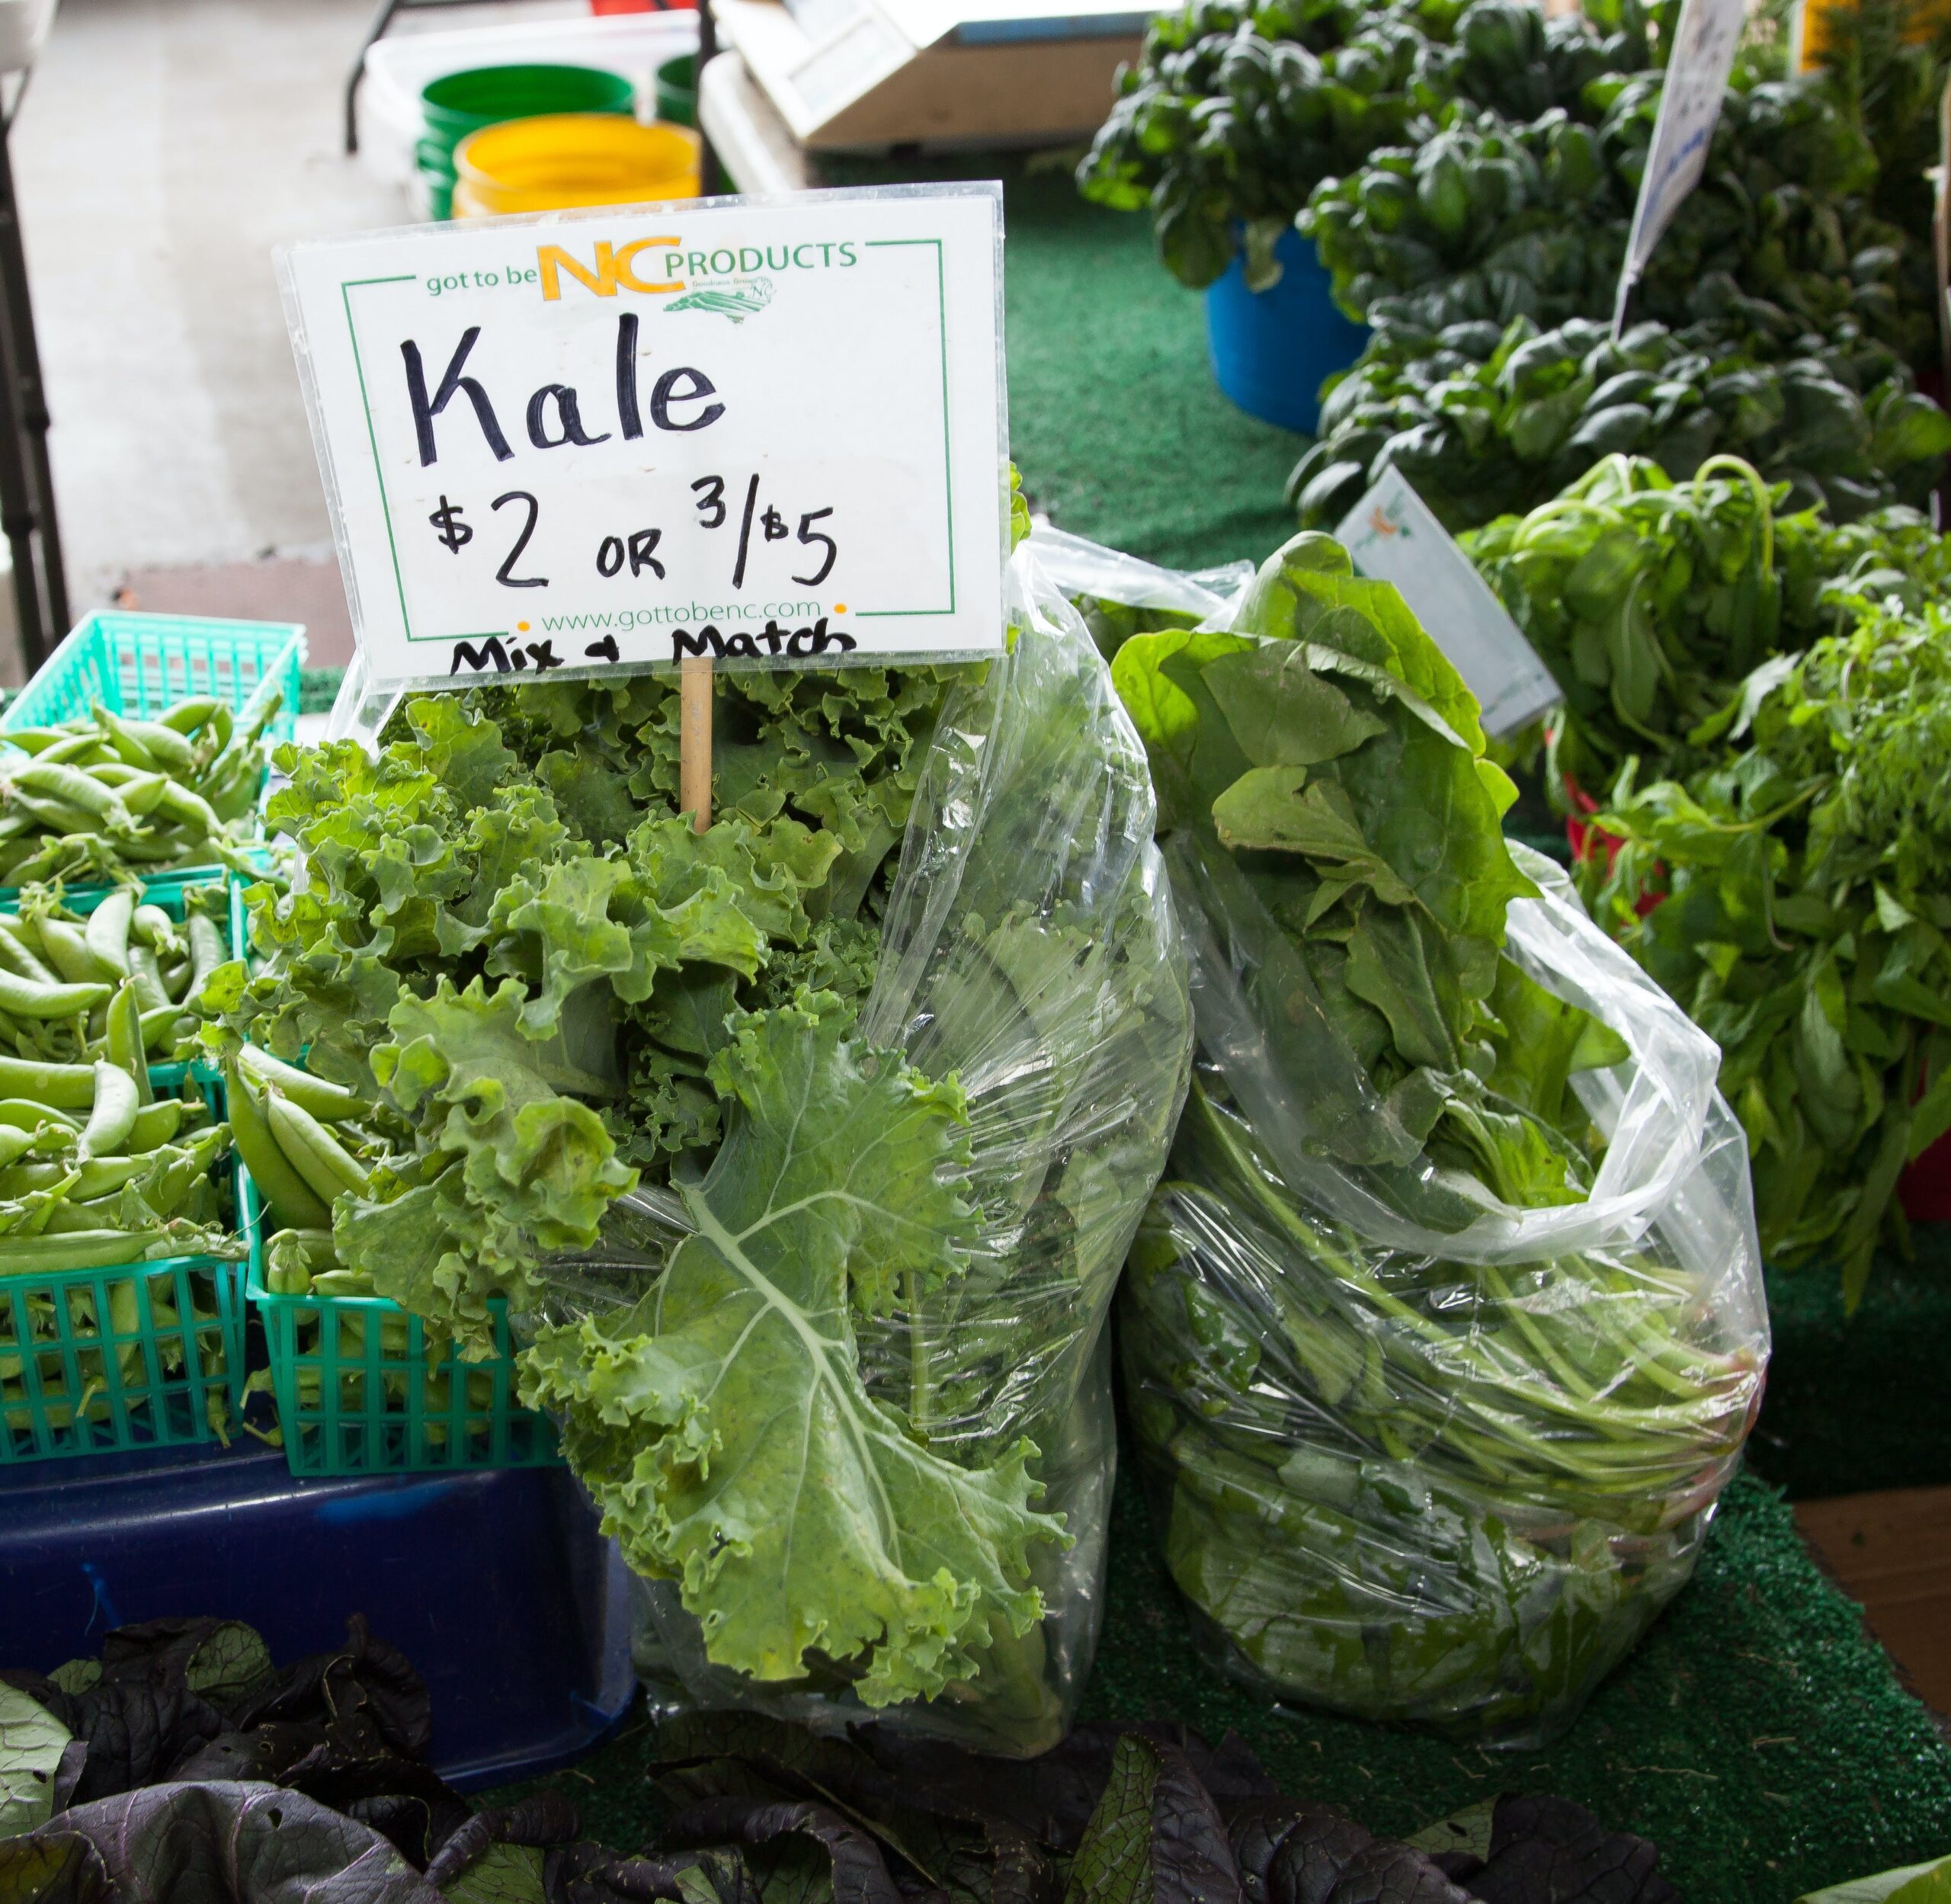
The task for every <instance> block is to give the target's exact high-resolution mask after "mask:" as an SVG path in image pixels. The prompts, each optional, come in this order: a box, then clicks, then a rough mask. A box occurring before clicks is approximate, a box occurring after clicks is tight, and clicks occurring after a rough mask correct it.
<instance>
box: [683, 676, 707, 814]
mask: <svg viewBox="0 0 1951 1904" xmlns="http://www.w3.org/2000/svg"><path fill="white" fill-rule="evenodd" d="M678 797H679V800H680V802H681V804H682V806H683V807H684V811H685V812H686V813H688V814H690V816H691V829H692V831H693V832H698V833H702V832H705V831H706V830H707V829H709V828H710V825H711V658H710V656H708V655H687V656H685V657H684V659H683V660H682V661H681V662H679V663H678Z"/></svg>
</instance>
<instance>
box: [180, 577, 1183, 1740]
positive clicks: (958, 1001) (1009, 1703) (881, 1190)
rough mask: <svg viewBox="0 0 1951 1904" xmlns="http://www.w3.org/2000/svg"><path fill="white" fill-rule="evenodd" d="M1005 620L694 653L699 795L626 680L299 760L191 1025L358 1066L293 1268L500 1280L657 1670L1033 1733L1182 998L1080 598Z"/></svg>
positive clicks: (515, 700) (1173, 1067)
mask: <svg viewBox="0 0 1951 1904" xmlns="http://www.w3.org/2000/svg"><path fill="white" fill-rule="evenodd" d="M1026 573H1027V571H1026ZM1058 609H1059V612H1061V609H1060V604H1059V605H1058ZM1012 632H1013V635H1014V639H1013V643H1012V645H1011V649H1010V651H1009V652H1008V655H1007V656H1005V657H1004V659H1001V660H999V661H998V662H996V663H995V664H994V665H992V666H990V667H988V668H966V669H961V670H950V669H937V670H917V671H903V672H895V671H881V670H876V669H872V668H858V669H849V670H847V671H845V672H842V673H839V674H834V675H819V674H814V673H803V672H795V673H780V674H767V673H761V672H756V671H753V672H745V671H734V672H730V673H729V674H726V675H723V676H722V677H721V678H720V679H719V683H718V696H719V700H718V708H717V714H716V733H715V736H714V749H713V752H714V801H713V806H714V813H715V814H716V819H715V823H714V824H713V825H712V827H711V828H710V830H709V831H708V832H706V833H704V834H703V835H699V834H697V833H695V832H694V831H693V830H692V829H691V827H690V824H689V822H688V821H687V819H684V817H682V816H680V814H679V813H678V810H677V809H678V706H677V699H678V697H677V692H676V688H675V684H674V681H670V680H667V679H663V678H655V677H642V676H639V677H632V678H626V679H624V680H623V681H618V682H615V683H604V684H591V685H571V686H568V687H563V686H559V685H558V684H555V683H553V682H538V683H536V684H533V685H529V684H523V685H521V686H518V687H515V688H494V689H489V690H476V691H470V692H468V693H466V694H463V695H460V696H455V697H417V698H415V699H414V700H410V701H408V703H407V704H406V705H405V708H404V709H403V710H402V716H401V718H400V719H399V720H398V721H397V722H396V725H395V726H394V728H393V729H392V730H390V731H389V737H388V742H387V745H386V746H385V747H384V748H383V750H382V751H381V752H380V755H379V756H378V758H376V759H375V758H369V757H368V756H367V755H365V754H364V752H362V751H361V750H360V749H358V748H356V747H351V746H344V747H339V748H325V749H322V750H319V751H318V752H315V753H299V752H294V753H292V754H290V755H287V756H286V757H285V764H286V766H287V771H289V772H290V775H291V784H290V786H289V787H287V789H285V790H284V791H283V792H282V793H280V795H279V796H278V797H277V799H276V800H274V803H273V805H272V809H271V818H272V819H273V821H274V822H275V823H277V825H280V826H281V827H283V828H284V829H286V830H287V831H288V832H290V834H291V835H293V838H294V839H295V840H296V842H297V843H298V845H300V847H301V848H303V851H304V852H305V854H306V880H305V882H304V883H303V886H302V887H301V888H300V889H298V890H296V891H295V892H293V893H290V894H288V895H284V896H280V895H278V894H277V893H274V892H272V891H270V890H269V889H264V890H262V891H258V892H255V893H253V894H252V895H251V902H252V906H253V924H254V931H255V938H256V941H257V943H258V945H259V946H260V947H264V948H267V949H268V950H269V952H270V955H271V956H270V957H269V958H268V961H267V963H265V965H264V968H263V970H261V971H259V972H258V973H255V974H252V973H248V972H246V971H245V970H244V968H243V967H242V966H235V967H232V968H229V969H228V970H226V971H224V972H223V973H219V974H217V975H216V976H215V977H214V978H213V979H212V981H211V982H210V984H209V985H207V986H206V988H205V990H204V994H203V1007H204V1010H205V1012H206V1015H207V1021H208V1022H207V1024H206V1026H205V1029H204V1034H203V1035H204V1040H205V1043H207V1045H208V1046H209V1047H210V1048H211V1049H212V1050H213V1051H214V1052H215V1053H216V1054H218V1055H219V1056H226V1057H228V1056H231V1055H232V1054H233V1053H234V1052H235V1050H236V1049H237V1048H238V1047H239V1040H242V1039H245V1038H249V1039H252V1040H258V1041H259V1042H261V1043H263V1044H264V1046H266V1047H268V1048H269V1049H270V1050H271V1051H272V1052H274V1053H277V1055H279V1056H281V1057H284V1058H285V1059H291V1060H296V1059H298V1058H299V1057H300V1056H301V1055H303V1057H304V1059H305V1062H306V1064H307V1065H308V1066H309V1067H310V1069H311V1071H312V1073H314V1074H316V1075H319V1076H322V1077H324V1078H326V1079H336V1080H338V1081H340V1082H343V1083H344V1084H345V1085H348V1087H350V1088H351V1089H352V1090H353V1091H354V1092H355V1093H357V1097H358V1098H359V1099H360V1101H363V1102H365V1103H367V1104H370V1105H371V1107H372V1111H371V1114H370V1119H369V1120H367V1124H368V1125H369V1126H370V1140H371V1142H370V1146H368V1147H367V1150H366V1151H364V1152H362V1156H361V1159H360V1161H358V1162H350V1161H348V1162H345V1164H344V1169H345V1174H346V1175H347V1176H348V1178H353V1177H355V1176H357V1175H362V1174H363V1175H364V1179H365V1181H364V1185H363V1187H361V1186H360V1184H357V1183H356V1182H353V1181H348V1183H347V1184H346V1187H345V1188H344V1190H343V1191H341V1192H340V1193H339V1194H337V1195H336V1197H335V1202H334V1208H333V1213H332V1214H333V1230H332V1247H333V1248H334V1249H335V1251H336V1254H337V1256H338V1259H339V1261H340V1263H341V1265H342V1268H335V1269H334V1270H332V1271H330V1272H328V1273H329V1274H332V1276H333V1277H335V1278H343V1279H344V1280H345V1281H346V1283H347V1284H348V1287H360V1288H361V1289H370V1290H373V1291H374V1292H376V1293H379V1294H380V1295H383V1296H386V1297H391V1298H392V1299H393V1300H396V1301H398V1302H399V1303H402V1304H403V1305H404V1306H405V1307H407V1308H408V1309H411V1310H412V1311H413V1312H414V1313H416V1314H418V1315H420V1316H424V1317H425V1318H427V1319H429V1320H430V1321H431V1322H432V1323H434V1325H436V1330H437V1333H440V1332H445V1333H450V1334H451V1335H454V1336H455V1337H457V1338H459V1339H460V1341H461V1342H462V1343H463V1346H464V1347H465V1348H466V1349H467V1350H468V1351H469V1352H471V1353H473V1354H480V1353H481V1352H482V1351H483V1350H484V1349H486V1348H489V1346H490V1345H492V1341H493V1333H492V1317H491V1309H490V1305H491V1303H493V1302H494V1301H495V1299H496V1298H498V1297H504V1298H506V1299H507V1300H508V1303H509V1306H510V1313H511V1315H512V1316H514V1318H515V1319H516V1323H517V1334H518V1335H519V1336H520V1337H521V1338H523V1339H524V1341H525V1348H524V1353H523V1354H521V1357H520V1358H519V1359H520V1364H521V1379H522V1383H523V1393H524V1399H526V1400H527V1401H528V1402H530V1404H531V1405H532V1406H548V1407H549V1408H551V1409H553V1410H555V1411H556V1412H557V1413H558V1414H559V1417H560V1420H561V1425H562V1441H563V1446H564V1447H565V1450H566V1451H567V1453H568V1455H569V1459H570V1460H571V1461H572V1463H573V1464H574V1465H575V1467H576V1469H577V1470H578V1473H579V1474H580V1475H581V1477H582V1479H584V1480H585V1482H586V1483H587V1484H588V1486H589V1487H590V1489H591V1491H592V1492H594V1494H595V1495H597V1498H598V1499H599V1500H600V1501H601V1502H602V1504H603V1506H604V1511H605V1516H606V1525H607V1527H608V1528H609V1530H610V1531H611V1532H613V1533H614V1534H617V1536H618V1537H620V1539H621V1540H622V1541H623V1544H624V1547H625V1550H626V1553H627V1554H628V1555H629V1556H630V1559H631V1560H632V1561H633V1563H634V1564H635V1565H636V1566H638V1567H639V1569H640V1570H642V1572H645V1573H646V1574H647V1575H649V1576H650V1577H651V1578H652V1580H653V1581H654V1582H655V1583H656V1586H655V1591H653V1593H652V1595H650V1596H649V1600H650V1603H651V1604H652V1606H653V1608H655V1613H654V1614H653V1616H652V1617H655V1618H656V1619H657V1620H659V1621H660V1622H662V1623H665V1624H668V1625H670V1626H671V1629H672V1630H673V1631H674V1632H675V1633H676V1634H677V1639H676V1641H675V1643H676V1644H677V1646H678V1648H679V1649H680V1650H681V1652H683V1654H684V1668H683V1673H684V1675H689V1678H688V1680H687V1684H692V1685H694V1686H695V1685H696V1684H706V1685H707V1686H708V1687H709V1696H710V1697H712V1698H713V1699H714V1700H719V1701H729V1702H732V1703H745V1702H750V1701H752V1700H760V1701H763V1700H767V1699H770V1698H772V1697H775V1695H776V1696H777V1697H779V1698H780V1699H786V1700H790V1699H793V1698H798V1697H806V1696H811V1697H814V1698H815V1700H822V1699H831V1698H844V1699H847V1700H852V1701H854V1702H855V1703H856V1704H860V1705H886V1704H892V1703H894V1702H896V1701H902V1700H915V1699H932V1698H935V1697H937V1696H940V1695H945V1694H949V1693H950V1691H951V1690H953V1693H954V1695H955V1697H956V1703H957V1706H958V1708H959V1710H958V1712H957V1714H956V1722H957V1723H960V1724H962V1725H963V1726H965V1727H966V1728H969V1729H972V1731H973V1733H974V1734H975V1736H982V1737H984V1738H988V1739H997V1740H998V1741H1001V1742H1006V1743H1008V1744H1009V1745H1011V1747H1012V1749H1015V1750H1018V1751H1024V1750H1028V1749H1033V1748H1034V1747H1035V1745H1037V1744H1038V1743H1040V1742H1043V1741H1045V1740H1046V1739H1049V1738H1051V1737H1053V1736H1056V1733H1057V1732H1058V1731H1059V1730H1060V1729H1061V1727H1062V1723H1064V1701H1065V1698H1066V1697H1068V1693H1069V1692H1070V1691H1072V1690H1073V1688H1071V1687H1070V1686H1069V1685H1068V1683H1067V1680H1066V1677H1065V1676H1066V1675H1067V1674H1068V1672H1069V1671H1070V1668H1069V1667H1068V1665H1066V1664H1065V1660H1066V1659H1067V1658H1068V1641H1067V1640H1066V1641H1064V1642H1063V1643H1061V1644H1059V1643H1058V1641H1057V1640H1056V1638H1055V1637H1046V1630H1045V1628H1046V1619H1047V1620H1075V1619H1077V1618H1078V1617H1082V1616H1081V1614H1080V1612H1079V1611H1078V1606H1077V1604H1075V1593H1074V1591H1072V1588H1071V1587H1070V1585H1069V1584H1068V1582H1069V1580H1070V1579H1071V1577H1072V1575H1076V1576H1077V1577H1088V1576H1089V1575H1091V1573H1092V1572H1094V1571H1095V1569H1096V1568H1097V1566H1098V1565H1099V1564H1100V1560H1101V1553H1102V1540H1103V1527H1102V1524H1101V1519H1100V1518H1098V1515H1097V1508H1096V1505H1095V1504H1096V1503H1097V1501H1098V1499H1099V1498H1100V1494H1101V1475H1102V1473H1103V1470H1104V1466H1105V1463H1107V1461H1108V1460H1109V1459H1110V1450H1109V1447H1108V1435H1107V1432H1106V1429H1105V1424H1106V1422H1107V1415H1106V1410H1107V1408H1108V1397H1107V1395H1106V1394H1105V1392H1104V1380H1105V1377H1104V1368H1103V1364H1102V1361H1101V1359H1100V1358H1099V1357H1097V1356H1096V1355H1095V1354H1094V1350H1095V1348H1096V1345H1097V1341H1098V1338H1099V1332H1100V1327H1101V1325H1102V1322H1103V1318H1104V1311H1105V1309H1106V1306H1107V1304H1108V1302H1109V1299H1110V1293H1111V1289H1112V1287H1113V1283H1114V1281H1115V1279H1116V1274H1117V1271H1118V1268H1119V1266H1120V1264H1121V1262H1122V1261H1123V1258H1124V1255H1125V1254H1126V1251H1127V1249H1128V1248H1129V1242H1130V1238H1131V1235H1132V1232H1133V1230H1134V1229H1136V1224H1137V1222H1138V1220H1139V1216H1140V1215H1141V1213H1142V1209H1143V1206H1144V1200H1145V1197H1146V1196H1147V1195H1148V1194H1149V1191H1150V1189H1151V1187H1152V1184H1153V1182H1154V1181H1155V1180H1156V1176H1157V1173H1158V1168H1160V1165H1161V1163H1162V1161H1163V1159H1164V1156H1165V1151H1166V1149H1167V1147H1168V1143H1169V1141H1170V1133H1171V1127H1172V1124H1173V1123H1174V1120H1175V1118H1176V1116H1177V1108H1178V1104H1179V1102H1180V1098H1181V1094H1182V1091H1183V1089H1184V1073H1185V1067H1186V1065H1187V1061H1188V1058H1189V1054H1190V1036H1191V1034H1190V1014H1189V1010H1188V1008H1187V1002H1186V996H1185V985H1184V976H1183V973H1182V972H1181V970H1179V969H1178V966H1177V963H1176V961H1175V959H1174V952H1175V950H1176V944H1177V941H1176V938H1175V936H1174V928H1173V925H1172V922H1171V916H1170V913H1169V911H1168V909H1167V906H1166V902H1165V896H1164V894H1163V893H1162V891H1161V874H1160V873H1159V870H1158V862H1157V858H1156V853H1155V848H1154V846H1153V844H1152V832H1153V817H1154V811H1155V809H1154V806H1153V803H1152V793H1151V789H1150V785H1149V781H1148V776H1147V773H1146V769H1145V757H1144V754H1143V751H1142V748H1141V747H1140V746H1139V743H1138V742H1137V740H1136V736H1133V735H1132V733H1131V732H1130V730H1129V726H1127V725H1126V723H1125V722H1124V720H1123V716H1122V714H1121V713H1120V710H1119V709H1118V707H1117V704H1116V699H1115V697H1114V696H1113V694H1112V692H1111V691H1110V684H1109V681H1108V679H1107V676H1106V673H1105V670H1104V665H1103V663H1102V662H1101V660H1100V659H1099V657H1098V656H1097V654H1096V653H1095V652H1094V650H1093V649H1092V648H1091V646H1090V644H1089V643H1088V640H1087V639H1085V637H1084V633H1083V631H1082V630H1081V628H1079V627H1078V625H1077V624H1076V623H1075V622H1074V621H1069V620H1065V622H1064V623H1062V626H1059V625H1057V624H1056V623H1052V621H1050V620H1047V619H1046V618H1045V617H1044V616H1043V614H1041V612H1040V607H1039V604H1038V602H1037V601H1030V600H1025V601H1022V602H1020V604H1018V609H1017V614H1016V616H1015V619H1014V628H1013V631H1012ZM1107 1106H1115V1107H1116V1115H1115V1116H1114V1117H1107V1116H1106V1115H1105V1114H1104V1111H1105V1107H1107ZM325 1187H326V1188H328V1189H329V1188H332V1185H331V1184H330V1183H329V1182H328V1183H327V1184H326V1186H325ZM789 1424H790V1425H792V1432H791V1433H790V1434H786V1433H785V1432H784V1429H785V1428H786V1426H787V1425H789ZM1046 1489H1047V1490H1048V1499H1047V1500H1046V1501H1045V1502H1044V1505H1043V1507H1042V1508H1033V1507H1032V1505H1031V1503H1032V1502H1034V1501H1037V1500H1039V1499H1041V1498H1042V1497H1043V1495H1044V1494H1045V1492H1046ZM1074 1502H1083V1503H1085V1504H1087V1505H1090V1506H1091V1518H1090V1519H1089V1521H1088V1522H1087V1523H1086V1524H1084V1525H1082V1526H1075V1525H1069V1524H1068V1521H1069V1518H1070V1517H1071V1516H1072V1514H1073V1511H1074V1509H1073V1506H1072V1503H1074ZM1074 1542H1081V1553H1080V1555H1079V1557H1078V1559H1077V1560H1075V1562H1069V1561H1065V1560H1063V1559H1062V1555H1063V1553H1064V1551H1065V1549H1066V1548H1068V1547H1070V1546H1071V1545H1072V1543H1074ZM1054 1633H1055V1629H1054V1628H1052V1634H1053V1635H1054ZM681 1676H682V1675H681ZM971 1687H972V1688H973V1691H971V1690H970V1688H971ZM694 1696H704V1695H703V1694H697V1693H696V1692H695V1691H694Z"/></svg>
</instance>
